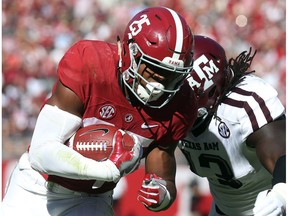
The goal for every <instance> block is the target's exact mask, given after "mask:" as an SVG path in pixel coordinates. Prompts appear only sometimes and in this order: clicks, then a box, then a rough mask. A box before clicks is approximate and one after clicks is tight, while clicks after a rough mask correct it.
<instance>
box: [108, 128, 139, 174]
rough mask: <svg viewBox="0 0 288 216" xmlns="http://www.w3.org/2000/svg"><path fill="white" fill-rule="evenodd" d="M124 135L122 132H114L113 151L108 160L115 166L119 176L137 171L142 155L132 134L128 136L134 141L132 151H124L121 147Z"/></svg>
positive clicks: (136, 139)
mask: <svg viewBox="0 0 288 216" xmlns="http://www.w3.org/2000/svg"><path fill="white" fill-rule="evenodd" d="M124 134H125V132H124V131H123V130H118V131H117V132H116V139H115V145H114V150H113V153H112V154H111V156H110V158H109V159H110V160H111V161H112V162H113V163H114V164H115V165H116V166H117V168H118V169H119V171H120V174H121V176H125V175H127V174H129V173H132V172H133V171H134V170H136V169H137V167H138V166H139V164H140V160H141V157H142V153H143V149H142V146H141V144H140V142H139V140H138V138H137V137H136V136H135V135H133V134H131V135H130V136H131V137H132V138H133V140H134V147H133V149H132V150H126V149H125V148H124V146H123V145H124V143H123V142H124V141H123V135H124Z"/></svg>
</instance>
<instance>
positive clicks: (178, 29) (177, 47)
mask: <svg viewBox="0 0 288 216" xmlns="http://www.w3.org/2000/svg"><path fill="white" fill-rule="evenodd" d="M167 10H169V11H170V13H171V14H172V17H173V18H174V21H175V26H176V32H177V33H176V44H175V49H174V50H175V51H177V52H179V53H181V50H182V46H183V26H182V23H181V20H180V17H179V16H178V14H177V13H176V12H175V11H173V10H171V9H170V8H167ZM179 57H180V54H178V53H175V52H174V53H173V56H172V58H173V59H178V60H179Z"/></svg>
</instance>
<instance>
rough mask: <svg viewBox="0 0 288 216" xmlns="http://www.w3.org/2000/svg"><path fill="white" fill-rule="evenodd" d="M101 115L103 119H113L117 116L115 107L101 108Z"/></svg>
mask: <svg viewBox="0 0 288 216" xmlns="http://www.w3.org/2000/svg"><path fill="white" fill-rule="evenodd" d="M99 114H100V116H101V117H102V118H103V119H111V118H113V117H114V116H115V107H114V106H112V105H104V106H102V107H100V109H99Z"/></svg>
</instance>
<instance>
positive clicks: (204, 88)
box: [179, 35, 288, 216]
mask: <svg viewBox="0 0 288 216" xmlns="http://www.w3.org/2000/svg"><path fill="white" fill-rule="evenodd" d="M194 51H195V61H194V67H193V72H192V73H191V74H192V76H191V77H190V78H188V80H189V83H190V85H191V87H192V88H193V89H195V90H196V91H198V93H197V95H198V97H199V100H200V102H199V105H200V106H201V108H199V112H198V118H197V120H196V123H195V125H194V126H193V128H192V129H191V130H190V132H189V134H188V136H187V137H186V138H185V139H183V140H182V141H181V142H179V148H180V149H181V150H182V152H183V153H184V155H185V157H186V159H187V161H188V163H189V166H190V169H191V171H192V172H193V173H196V174H197V175H199V176H202V177H207V179H208V182H209V186H210V191H211V194H212V196H213V199H214V203H213V206H212V207H211V211H210V215H212V216H216V215H233V216H237V215H255V216H264V215H271V216H272V215H285V212H286V210H285V205H286V204H285V203H286V202H287V194H288V192H287V185H286V175H285V171H286V164H285V160H286V149H285V148H286V147H285V146H286V142H285V133H286V129H285V122H286V120H285V110H284V107H283V105H282V104H281V102H280V100H279V99H278V97H277V92H276V90H274V88H272V87H271V86H270V85H269V84H267V83H266V82H265V81H264V80H262V79H260V78H259V77H257V76H255V75H254V74H252V72H254V71H251V72H248V71H247V70H248V68H249V67H250V65H251V63H252V60H253V58H254V56H255V54H256V52H255V53H254V54H253V55H252V54H251V49H250V51H249V52H242V53H241V54H240V55H239V56H238V57H237V58H235V59H233V58H231V59H230V60H229V62H227V60H226V54H225V51H224V49H223V47H222V46H220V45H219V44H218V43H217V42H216V41H214V40H213V39H211V38H209V37H204V36H201V35H195V48H194Z"/></svg>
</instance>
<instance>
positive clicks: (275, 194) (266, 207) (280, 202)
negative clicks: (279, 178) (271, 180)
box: [253, 183, 288, 216]
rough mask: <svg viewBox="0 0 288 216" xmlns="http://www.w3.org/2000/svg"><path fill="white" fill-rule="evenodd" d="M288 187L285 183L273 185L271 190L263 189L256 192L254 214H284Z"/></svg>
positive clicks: (271, 215) (264, 215)
mask: <svg viewBox="0 0 288 216" xmlns="http://www.w3.org/2000/svg"><path fill="white" fill-rule="evenodd" d="M287 197H288V188H287V185H286V184H285V183H278V184H276V185H274V187H273V188H272V190H265V191H262V192H260V193H259V194H258V196H257V199H256V202H255V207H254V209H253V213H254V216H284V215H286V203H287V199H288V198H287Z"/></svg>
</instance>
